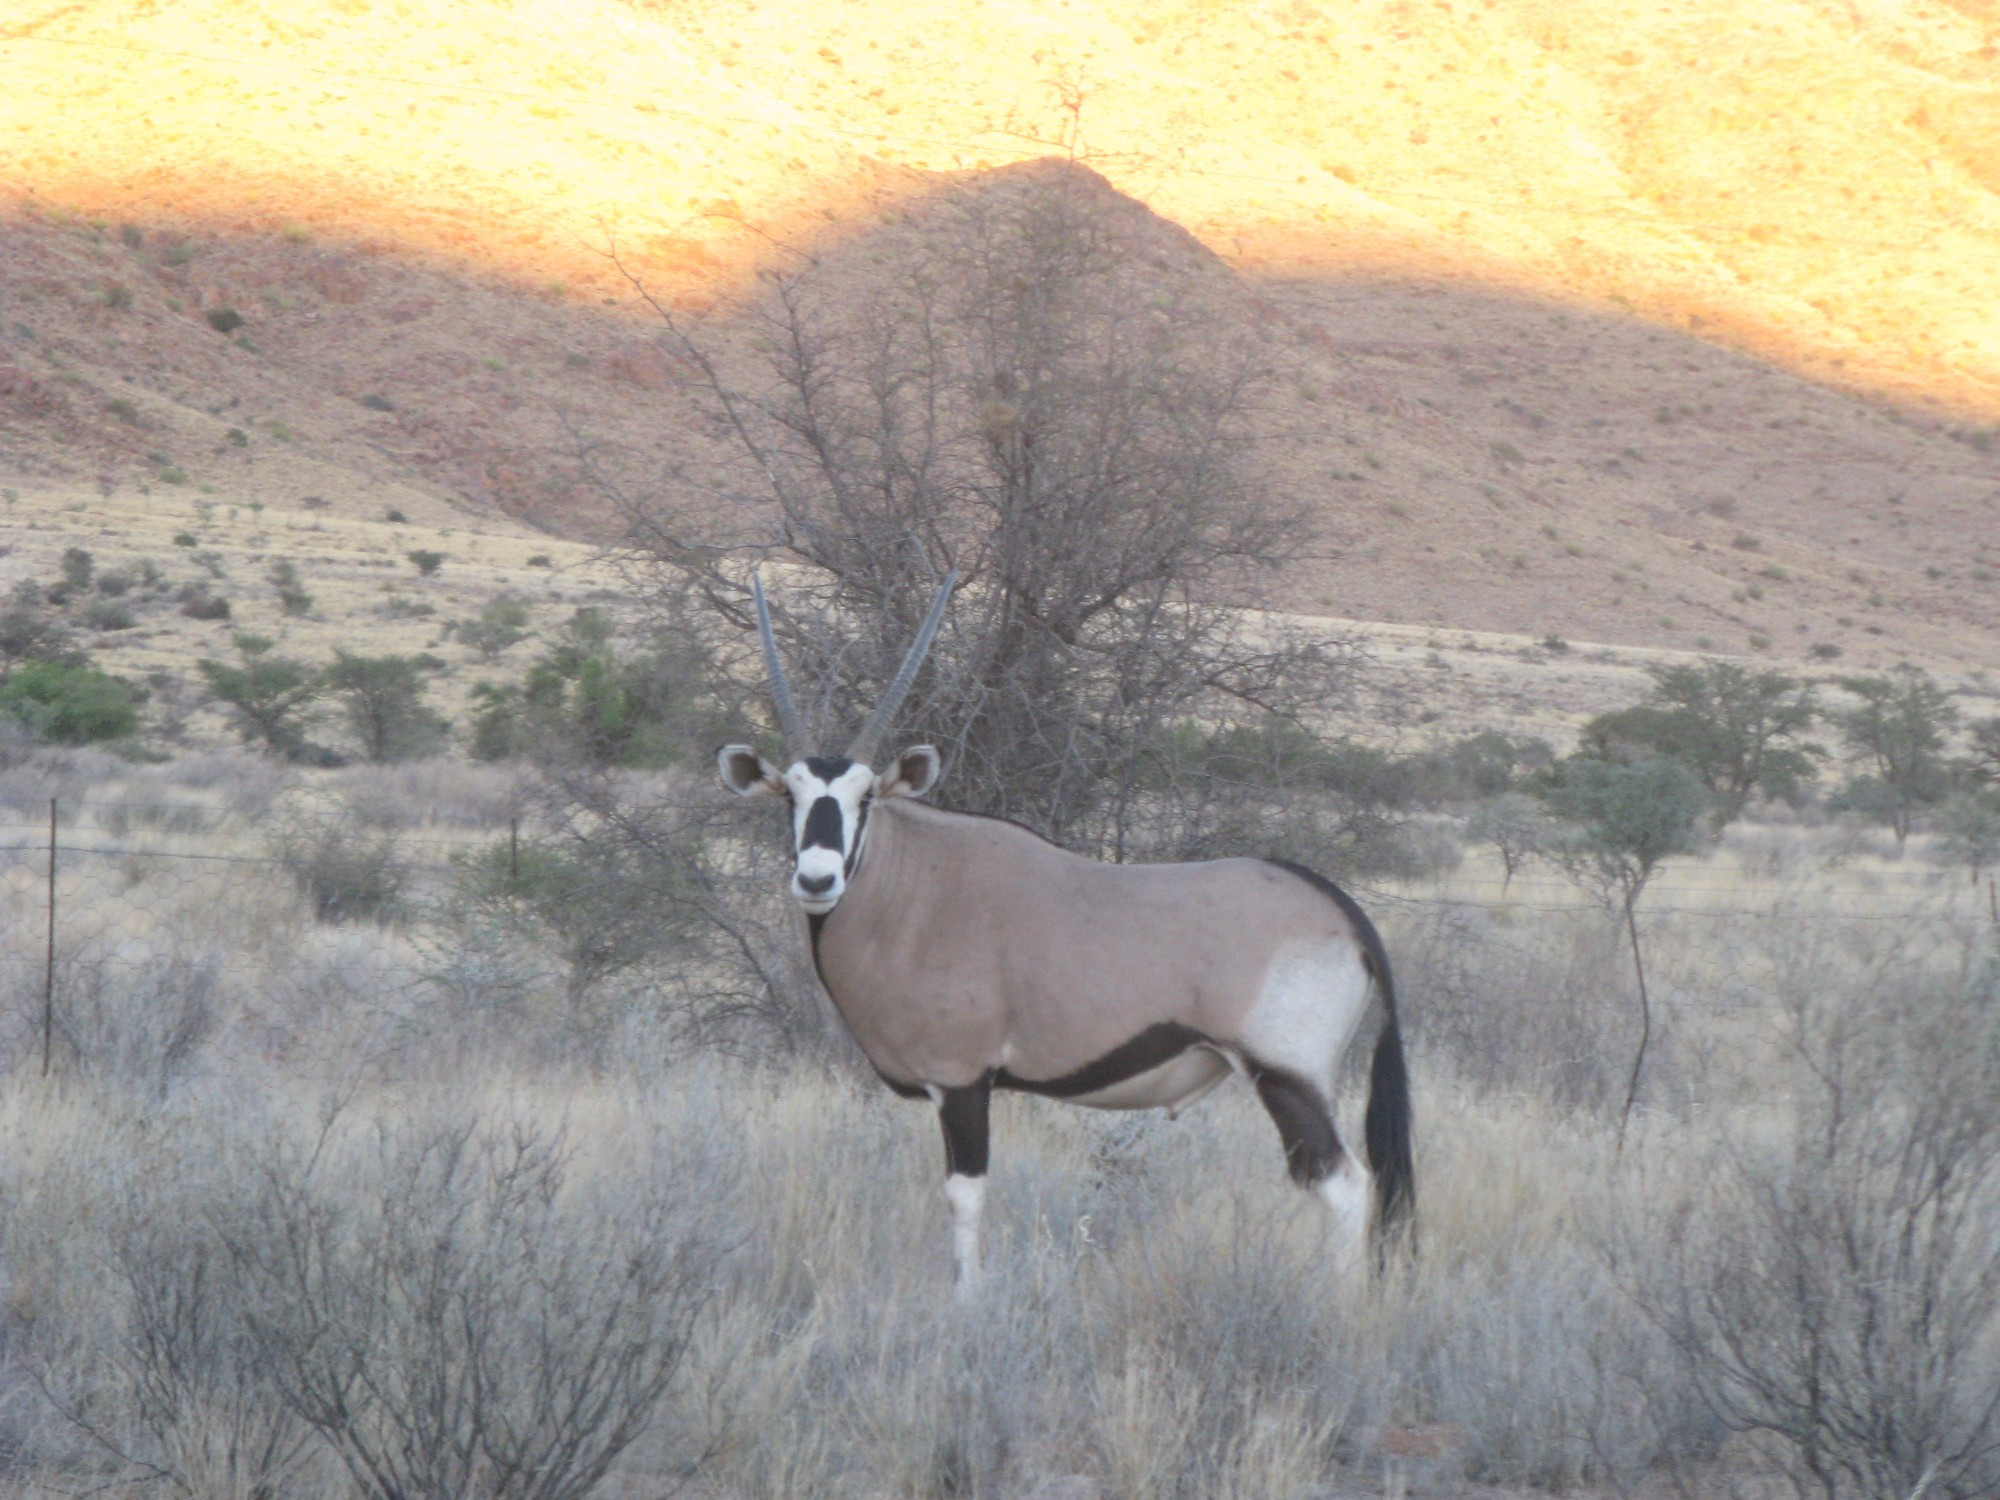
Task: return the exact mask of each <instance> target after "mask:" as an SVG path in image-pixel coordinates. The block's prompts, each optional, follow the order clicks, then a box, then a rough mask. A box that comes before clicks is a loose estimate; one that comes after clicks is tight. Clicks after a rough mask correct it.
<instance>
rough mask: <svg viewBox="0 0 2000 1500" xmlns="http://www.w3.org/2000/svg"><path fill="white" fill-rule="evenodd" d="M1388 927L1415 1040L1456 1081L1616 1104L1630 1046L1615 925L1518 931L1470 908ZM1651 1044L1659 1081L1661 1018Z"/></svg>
mask: <svg viewBox="0 0 2000 1500" xmlns="http://www.w3.org/2000/svg"><path fill="white" fill-rule="evenodd" d="M1389 925H1390V927H1391V946H1392V951H1393V952H1394V953H1395V956H1396V975H1397V987H1398V989H1399V990H1400V991H1401V992H1403V993H1405V994H1407V995H1410V996H1412V997H1414V999H1415V1003H1414V1004H1413V1005H1412V1006H1411V1013H1412V1022H1411V1025H1412V1032H1413V1035H1414V1037H1415V1038H1416V1039H1417V1041H1418V1043H1419V1045H1421V1046H1423V1047H1425V1048H1426V1049H1428V1050H1431V1051H1433V1052H1434V1053H1435V1054H1436V1055H1437V1056H1438V1058H1439V1060H1440V1061H1442V1062H1445V1063H1447V1064H1448V1065H1449V1066H1450V1067H1451V1069H1452V1070H1453V1072H1454V1073H1456V1074H1457V1075H1458V1076H1459V1077H1461V1078H1463V1079H1464V1080H1465V1081H1466V1082H1467V1083H1469V1084H1470V1085H1471V1086H1472V1087H1474V1088H1476V1089H1478V1090H1481V1091H1503V1092H1520V1093H1524V1094H1527V1095H1530V1096H1532V1097H1535V1098H1540V1099H1548V1100H1552V1101H1555V1102H1557V1103H1560V1104H1562V1105H1564V1106H1566V1107H1569V1108H1580V1109H1586V1110H1589V1111H1592V1112H1593V1113H1596V1112H1600V1111H1603V1110H1607V1109H1610V1108H1612V1107H1613V1106H1614V1105H1615V1104H1616V1103H1617V1100H1618V1098H1619V1096H1620V1094H1621V1092H1622V1090H1623V1087H1624V1083H1625V1074H1626V1072H1627V1071H1629V1069H1630V1066H1631V1055H1630V1053H1631V1045H1632V1025H1631V1022H1630V1020H1629V1018H1628V1016H1627V1014H1626V1011H1625V1009H1624V1006H1625V1001H1624V994H1625V991H1626V990H1627V989H1629V986H1630V981H1629V980H1628V979H1627V978H1626V977H1625V974H1624V969H1623V966H1622V959H1623V954H1622V953H1621V951H1620V949H1619V942H1620V940H1621V939H1620V934H1619V932H1618V930H1617V929H1615V928H1613V927H1611V926H1610V925H1609V923H1607V922H1605V921H1603V920H1601V919H1598V918H1597V917H1596V914H1595V913H1584V914H1578V915H1576V916H1571V917H1569V918H1567V919H1566V920H1565V921H1563V922H1562V923H1561V924H1560V928H1559V931H1555V932H1552V931H1551V930H1550V929H1554V928H1557V927H1558V924H1557V923H1555V922H1549V923H1546V924H1543V928H1542V931H1541V932H1540V933H1538V934H1536V935H1534V936H1527V935H1521V934H1516V933H1514V932H1512V931H1509V930H1507V929H1503V928H1499V927H1497V926H1496V925H1495V923H1494V921H1493V919H1492V918H1491V917H1490V916H1489V915H1488V914H1487V912H1486V911H1485V910H1484V908H1481V907H1478V906H1473V905H1464V906H1456V905H1454V906H1435V907H1427V908H1426V907H1415V908H1411V909H1410V910H1408V911H1406V912H1397V913H1394V914H1393V915H1392V916H1391V918H1390V919H1389ZM1658 1045H1659V1054H1660V1055H1659V1058H1658V1060H1656V1063H1655V1073H1654V1076H1655V1079H1656V1081H1657V1080H1659V1079H1663V1078H1664V1077H1665V1076H1666V1074H1667V1070H1668V1069H1670V1068H1671V1066H1672V1055H1673V1036H1672V1031H1671V1023H1670V1022H1668V1023H1667V1024H1666V1025H1665V1026H1664V1027H1663V1032H1662V1035H1661V1036H1660V1038H1659V1039H1658Z"/></svg>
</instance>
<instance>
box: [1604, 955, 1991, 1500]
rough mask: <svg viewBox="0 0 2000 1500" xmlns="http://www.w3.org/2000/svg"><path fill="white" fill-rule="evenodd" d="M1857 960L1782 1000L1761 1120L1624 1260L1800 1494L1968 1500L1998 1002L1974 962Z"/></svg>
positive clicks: (1987, 1252)
mask: <svg viewBox="0 0 2000 1500" xmlns="http://www.w3.org/2000/svg"><path fill="white" fill-rule="evenodd" d="M1872 977H1873V978H1874V979H1875V980H1876V982H1877V983H1878V984H1879V985H1880V988H1879V990H1877V991H1876V992H1875V993H1873V994H1870V995H1853V994H1849V995H1841V996H1837V997H1831V998H1829V997H1826V996H1825V995H1824V994H1823V992H1813V993H1800V994H1798V995H1797V996H1795V997H1794V998H1793V999H1792V1000H1791V1002H1790V1004H1789V1015H1788V1017H1787V1021H1786V1026H1785V1031H1784V1034H1783V1036H1782V1038H1781V1048H1782V1050H1781V1054H1780V1055H1781V1057H1782V1059H1783V1072H1782V1082H1783V1085H1784V1088H1783V1091H1782V1092H1776V1091H1774V1106H1773V1108H1772V1109H1771V1110H1770V1112H1769V1118H1768V1121H1767V1122H1766V1123H1765V1124H1764V1126H1763V1127H1762V1128H1760V1129H1756V1130H1754V1131H1748V1132H1744V1133H1741V1134H1739V1135H1736V1136H1735V1137H1733V1138H1732V1139H1730V1140H1728V1141H1727V1142H1726V1143H1725V1144H1724V1145H1723V1146H1722V1147H1721V1148H1720V1149H1719V1150H1717V1151H1716V1153H1715V1160H1714V1161H1713V1162H1712V1163H1711V1164H1710V1165H1709V1168H1708V1172H1707V1176H1708V1180H1709V1183H1710V1193H1709V1195H1708V1197H1707V1201H1705V1202H1696V1203H1691V1204H1689V1205H1687V1206H1685V1207H1684V1209H1683V1210H1682V1212H1681V1214H1680V1215H1679V1217H1678V1218H1677V1219H1676V1221H1675V1222H1674V1223H1673V1224H1672V1225H1671V1227H1670V1228H1669V1229H1668V1230H1667V1232H1666V1233H1665V1234H1664V1235H1663V1236H1660V1237H1659V1240H1658V1241H1657V1242H1656V1245H1657V1249H1658V1255H1659V1259H1658V1261H1657V1262H1656V1263H1655V1264H1654V1265H1653V1266H1651V1267H1650V1268H1648V1267H1646V1266H1645V1265H1644V1262H1643V1259H1642V1258H1641V1257H1640V1256H1639V1255H1638V1254H1636V1253H1635V1254H1634V1255H1633V1256H1632V1259H1631V1263H1632V1265H1633V1266H1634V1267H1635V1268H1634V1269H1632V1270H1631V1271H1630V1272H1629V1273H1628V1274H1629V1275H1630V1276H1631V1279H1632V1280H1633V1282H1634V1285H1635V1294H1636V1296H1637V1297H1638V1299H1639V1301H1640V1303H1641V1305H1642V1306H1643V1307H1644V1308H1645V1309H1646V1311H1647V1313H1648V1314H1649V1316H1651V1317H1652V1318H1654V1319H1655V1320H1656V1321H1657V1322H1658V1323H1659V1325H1660V1326H1661V1327H1662V1328H1663V1329H1665V1330H1666V1331H1667V1332H1668V1333H1669V1334H1670V1336H1671V1337H1673V1338H1674V1340H1675V1341H1676V1342H1677V1343H1678V1344H1679V1346H1680V1347H1681V1348H1682V1349H1683V1350H1684V1351H1685V1353H1686V1355H1687V1358H1688V1360H1689V1362H1690V1364H1691V1366H1692V1368H1693V1369H1694V1371H1695V1372H1696V1375H1697V1377H1698V1379H1699V1381H1700V1389H1701V1393H1702V1395H1703V1397H1704V1398H1705V1400H1706V1401H1707V1403H1708V1405H1709V1406H1710V1408H1711V1409H1712V1410H1713V1411H1714V1413H1715V1415H1716V1416H1717V1418H1718V1419H1719V1420H1720V1421H1722V1422H1723V1423H1724V1424H1726V1425H1727V1426H1728V1428H1729V1429H1730V1430H1732V1431H1735V1432H1740V1433H1746V1434H1750V1435H1752V1436H1753V1437H1754V1438H1756V1439H1758V1440H1760V1441H1761V1443H1762V1446H1763V1447H1764V1448H1765V1449H1766V1450H1767V1451H1769V1452H1770V1453H1772V1454H1773V1455H1775V1457H1776V1458H1777V1460H1778V1462H1779V1463H1780V1464H1781V1466H1782V1468H1783V1470H1784V1472H1785V1473H1786V1474H1787V1476H1788V1477H1789V1478H1790V1480H1791V1482H1792V1484H1793V1487H1794V1488H1795V1490H1796V1491H1797V1493H1799V1494H1800V1495H1802V1496H1804V1495H1817V1496H1822V1497H1824V1500H1846V1497H1865V1500H1906V1497H1908V1496H1912V1495H1931V1496H1938V1497H1947V1500H1959V1497H1964V1500H1971V1497H1973V1496H1983V1495H1991V1494H1994V1493H1996V1491H2000V1259H1996V1257H1995V1255H1994V1253H1993V1247H1994V1245H1995V1244H1996V1243H2000V1007H1996V1005H1995V999H1996V995H1995V991H1994V981H1993V978H1992V977H1991V976H1990V975H1989V976H1987V977H1986V978H1984V979H1983V980H1975V981H1973V982H1971V983H1967V982H1964V981H1959V982H1953V981H1951V980H1949V979H1938V978H1935V977H1930V976H1926V975H1925V974H1923V973H1922V972H1921V971H1912V970H1910V969H1907V968H1906V969H1904V970H1902V972H1900V973H1899V972H1896V971H1895V970H1893V969H1892V970H1888V971H1883V970H1879V969H1878V971H1877V972H1876V974H1875V975H1874V976H1872Z"/></svg>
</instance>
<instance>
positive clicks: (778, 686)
mask: <svg viewBox="0 0 2000 1500" xmlns="http://www.w3.org/2000/svg"><path fill="white" fill-rule="evenodd" d="M750 593H751V595H752V597H754V598H755V599H756V601H757V637H758V639H759V640H760V641H762V642H763V645H764V675H765V676H767V677H769V678H770V679H771V701H772V702H773V703H775V704H776V705H777V708H778V728H779V729H780V730H781V731H782V732H783V734H784V736H785V754H786V755H788V756H789V757H790V758H791V759H792V760H795V761H796V760H802V759H804V758H805V757H806V756H808V755H810V754H812V748H813V747H812V741H811V740H809V739H807V738H806V726H805V721H804V720H803V719H801V718H800V717H799V706H798V705H797V704H796V703H794V702H792V689H791V684H789V683H787V682H786V681H785V664H784V663H783V662H781V661H779V660H778V638H777V636H775V635H773V634H772V633H771V606H770V605H768V604H766V603H765V602H764V580H763V579H761V578H759V577H758V576H757V575H756V574H755V573H752V574H751V575H750Z"/></svg>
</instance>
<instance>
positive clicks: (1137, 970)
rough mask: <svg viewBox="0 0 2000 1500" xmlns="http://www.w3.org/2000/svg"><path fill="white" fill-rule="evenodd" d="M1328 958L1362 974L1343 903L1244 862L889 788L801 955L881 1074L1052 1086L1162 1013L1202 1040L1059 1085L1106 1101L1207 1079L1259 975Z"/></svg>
mask: <svg viewBox="0 0 2000 1500" xmlns="http://www.w3.org/2000/svg"><path fill="white" fill-rule="evenodd" d="M1343 953H1346V954H1352V955H1353V970H1354V977H1355V978H1356V979H1357V980H1360V981H1363V982H1364V983H1365V976H1364V975H1363V974H1362V972H1361V964H1360V954H1361V945H1360V942H1359V940H1358V937H1357V935H1356V934H1355V933H1354V931H1353V930H1352V927H1351V925H1350V924H1349V922H1348V919H1347V918H1346V916H1345V914H1344V913H1342V912H1341V911H1340V909H1339V908H1338V907H1336V906H1335V905H1333V903H1331V902H1330V901H1328V900H1327V899H1326V897H1325V896H1324V895H1322V894H1321V893H1320V892H1319V891H1317V890H1314V889H1313V888H1312V887H1310V886H1308V885H1306V884H1304V883H1303V882H1301V881H1300V880H1298V879H1296V878H1295V877H1293V876H1292V875H1290V874H1288V873H1287V872H1285V871H1284V870H1282V869H1279V868H1278V867H1276V866H1274V865H1270V864H1267V863H1264V862H1263V861H1259V860H1250V859H1228V860H1213V861H1208V862H1204V863H1199V864H1173V865H1108V864H1100V863H1098V862H1096V861H1094V860H1088V859H1084V858H1082V857H1080V856H1078V855H1074V854H1070V853H1068V852H1066V851H1064V850H1062V849H1058V848H1056V847H1055V846H1053V845H1051V844H1048V843H1046V842H1044V841H1043V840H1042V839H1040V838H1037V837H1036V836H1035V835H1034V834H1032V833H1029V832H1028V831H1027V830H1025V829H1022V828H1018V827H1016V826H1015V825H1013V824H1011V823H1005V822H1001V821H998V820H995V819H988V818H973V817H967V816H964V815H962V814H955V813H948V812H941V811H939V810H937V809H935V808H932V807H927V806H925V805H923V804H922V803H919V802H915V801H911V800H909V799H902V798H899V799H895V800H890V801H882V802H879V803H877V804H876V806H875V807H874V808H873V810H872V812H871V816H870V821H869V825H868V831H867V842H866V845H865V855H864V858H863V859H862V860H861V862H860V865H859V867H858V868H857V869H856V871H855V872H854V875H853V877H852V878H851V879H850V880H849V882H848V884H847V889H846V893H845V895H844V896H843V897H842V898H841V902H840V905H839V907H838V908H837V909H836V910H835V911H833V912H832V913H831V914H829V915H828V916H827V917H826V918H824V919H823V923H822V925H821V928H820V931H819V934H818V938H817V950H816V956H817V958H818V961H819V967H820V973H821V976H822V978H823V979H824V981H825V983H826V986H827V990H828V992H829V994H831V995H832V997H833V1000H834V1003H835V1004H836V1005H837V1006H838V1007H839V1009H840V1013H841V1015H842V1016H843V1017H844V1018H845V1019H846V1021H847V1024H848V1025H849V1026H850V1027H851V1028H852V1029H853V1031H854V1035H855V1037H856V1039H857V1040H859V1042H860V1043H861V1047H862V1050H863V1051H864V1052H866V1053H867V1055H868V1058H869V1061H870V1062H872V1063H873V1064H874V1065H875V1067H876V1068H877V1069H878V1070H879V1071H880V1072H881V1073H882V1075H883V1076H884V1077H885V1078H887V1079H888V1080H890V1081H891V1082H892V1083H896V1084H901V1085H905V1086H914V1087H923V1086H927V1085H936V1086H942V1087H946V1088H955V1087H962V1086H965V1085H968V1084H971V1083H973V1082H975V1081H976V1080H977V1079H978V1078H979V1077H980V1076H982V1075H984V1074H987V1073H991V1072H994V1071H996V1070H1004V1071H1005V1072H1006V1073H1007V1074H1009V1075H1012V1076H1013V1077H1015V1078H1017V1079H1020V1080H1022V1081H1024V1082H1044V1081H1052V1080H1057V1079H1060V1078H1063V1077H1065V1076H1068V1075H1072V1074H1075V1073H1077V1072H1078V1071H1079V1070H1080V1069H1083V1068H1085V1067H1087V1066H1089V1065H1090V1064H1091V1063H1092V1062H1094V1061H1096V1060H1097V1059H1099V1058H1101V1057H1103V1056H1104V1055H1105V1054H1107V1053H1109V1052H1111V1051H1112V1050H1113V1049H1114V1048H1116V1047H1118V1046H1120V1045H1121V1044H1123V1043H1127V1042H1130V1041H1131V1040H1132V1039H1133V1038H1134V1037H1135V1036H1138V1035H1139V1034H1140V1033H1142V1032H1144V1031H1145V1030H1146V1029H1147V1028H1148V1027H1149V1026H1154V1025H1157V1024H1159V1023H1162V1022H1171V1023H1177V1024H1179V1025H1181V1026H1185V1027H1187V1028H1189V1029H1190V1030H1191V1031H1194V1032H1198V1033H1200V1035H1201V1036H1202V1037H1203V1038H1205V1039H1206V1040H1207V1041H1209V1042H1210V1043H1212V1044H1214V1047H1215V1049H1218V1050H1208V1051H1197V1052H1195V1053H1193V1054H1192V1055H1185V1056H1183V1057H1182V1058H1181V1059H1178V1060H1177V1062H1176V1063H1173V1064H1168V1065H1166V1066H1165V1067H1164V1068H1163V1069H1162V1070H1160V1072H1161V1073H1162V1074H1164V1076H1155V1075H1148V1076H1147V1077H1146V1078H1145V1079H1143V1080H1142V1079H1133V1080H1131V1083H1132V1084H1138V1085H1140V1087H1138V1088H1133V1087H1130V1086H1125V1087H1122V1088H1118V1089H1111V1090H1105V1091H1103V1097H1100V1096H1098V1095H1096V1094H1087V1095H1083V1096H1080V1097H1079V1099H1078V1102H1081V1103H1091V1104H1102V1105H1107V1106H1110V1107H1134V1106H1146V1105H1159V1104H1172V1103H1176V1102H1180V1101H1181V1100H1183V1099H1185V1098H1187V1097H1189V1096H1190V1095H1191V1094H1192V1093H1194V1092H1196V1091H1199V1090H1200V1089H1202V1088H1205V1087H1206V1086H1208V1085H1209V1084H1211V1083H1213V1082H1214V1081H1215V1080H1217V1079H1218V1078H1219V1077H1220V1076H1222V1075H1223V1074H1224V1073H1226V1071H1227V1069H1228V1066H1229V1064H1228V1063H1227V1062H1226V1061H1225V1060H1224V1057H1223V1056H1222V1055H1221V1052H1222V1051H1233V1050H1234V1049H1236V1048H1238V1047H1241V1046H1242V1045H1243V1044H1244V1043H1245V1041H1246V1033H1252V1032H1254V1031H1255V1030H1256V1023H1257V1019H1258V1010H1259V1002H1260V1001H1263V1000H1266V999H1267V997H1268V993H1269V988H1270V981H1271V979H1272V977H1273V975H1274V972H1278V971H1282V969H1283V968H1284V967H1285V961H1286V960H1287V959H1293V960H1297V959H1300V958H1304V957H1306V956H1308V955H1312V954H1319V955H1324V956H1325V958H1326V962H1327V963H1328V965H1329V966H1332V965H1336V964H1337V962H1338V956H1339V955H1340V954H1343ZM1354 1019H1355V1020H1357V1021H1358V1020H1359V1019H1360V1017H1359V1015H1358V1014H1357V1015H1356V1016H1355V1017H1354ZM1285 1050H1290V1049H1289V1048H1287V1049H1285ZM1273 1060H1274V1061H1275V1060H1278V1059H1273Z"/></svg>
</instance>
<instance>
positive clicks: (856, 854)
mask: <svg viewBox="0 0 2000 1500" xmlns="http://www.w3.org/2000/svg"><path fill="white" fill-rule="evenodd" d="M874 805H875V798H874V795H873V794H872V793H871V794H870V795H868V796H866V797H864V798H862V799H861V811H860V813H859V814H857V815H856V817H855V819H854V847H853V848H852V849H850V850H848V851H847V878H848V879H849V880H852V879H853V878H854V870H855V867H856V866H857V865H859V864H860V863H861V835H862V834H864V833H866V832H867V831H868V809H869V808H871V807H873V806H874Z"/></svg>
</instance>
